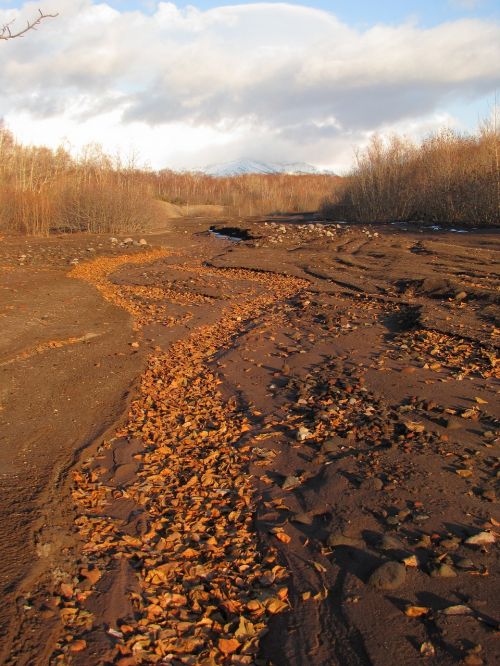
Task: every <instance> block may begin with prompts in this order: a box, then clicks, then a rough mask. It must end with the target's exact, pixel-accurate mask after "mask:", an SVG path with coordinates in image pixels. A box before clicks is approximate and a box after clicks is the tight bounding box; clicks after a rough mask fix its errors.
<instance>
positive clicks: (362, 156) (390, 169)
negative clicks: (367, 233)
mask: <svg viewBox="0 0 500 666" xmlns="http://www.w3.org/2000/svg"><path fill="white" fill-rule="evenodd" d="M496 118H497V114H496V113H495V114H494V117H493V120H492V121H490V122H486V123H483V125H482V126H481V127H480V128H479V129H478V130H477V132H476V133H475V134H473V135H464V134H460V133H458V132H455V131H452V130H442V131H441V132H438V133H436V134H433V135H432V136H429V137H428V138H427V139H425V140H424V141H423V142H422V143H420V144H415V143H413V142H411V141H409V140H407V139H404V138H402V137H399V136H392V137H389V138H388V139H385V140H384V139H383V138H381V137H378V136H377V137H374V138H373V139H372V141H371V143H370V145H369V146H368V148H366V150H364V151H362V152H360V153H358V154H357V156H356V165H355V167H354V169H353V170H352V171H351V173H350V174H349V175H348V176H347V178H345V179H344V182H343V185H342V187H341V188H340V190H337V192H336V193H335V195H334V196H333V197H331V198H330V200H329V201H328V202H327V203H326V204H325V206H324V211H325V213H326V214H327V215H329V216H330V217H337V218H338V217H340V216H341V217H343V218H347V219H349V220H351V221H358V222H390V221H394V220H406V221H408V220H424V221H428V222H433V223H440V224H449V225H474V226H482V225H494V224H497V225H498V224H500V163H499V144H500V132H499V127H498V124H497V121H496Z"/></svg>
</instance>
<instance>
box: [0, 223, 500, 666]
mask: <svg viewBox="0 0 500 666" xmlns="http://www.w3.org/2000/svg"><path fill="white" fill-rule="evenodd" d="M311 222H313V221H312V220H310V219H300V218H295V219H293V218H292V219H283V220H273V221H270V220H267V221H264V220H262V221H256V220H254V221H249V222H245V223H244V224H242V223H241V222H240V223H238V222H234V223H231V227H232V228H230V229H229V230H228V229H227V228H226V229H223V228H222V227H223V226H224V225H220V226H217V225H216V227H217V229H218V231H220V232H221V233H222V234H224V233H230V234H237V235H238V234H239V235H240V236H243V237H244V238H245V240H242V241H236V242H235V241H234V240H229V239H227V238H225V237H224V236H222V237H221V236H220V235H218V236H216V235H215V234H214V233H211V232H209V231H208V229H209V227H210V226H211V225H213V224H214V223H213V221H206V222H204V221H189V220H180V221H173V222H172V223H171V225H170V227H169V228H168V229H167V230H165V232H164V233H159V234H156V235H154V236H149V237H148V236H145V243H143V244H141V243H139V241H140V239H141V236H134V238H133V239H128V240H127V242H125V240H126V239H125V238H124V237H120V238H117V239H111V238H110V237H109V236H102V237H95V236H78V235H75V236H71V237H55V238H50V239H25V238H20V237H18V238H4V239H3V240H1V241H0V276H1V278H2V279H1V291H0V308H1V309H0V316H1V317H2V324H3V328H2V330H3V336H2V339H1V341H0V372H1V374H2V382H1V388H0V437H1V440H0V441H1V444H0V465H1V467H0V499H1V503H0V510H1V511H2V520H1V521H0V525H1V527H0V530H1V531H0V535H1V537H2V538H1V540H0V585H1V588H2V596H3V601H4V603H3V604H2V607H1V609H0V631H1V638H2V640H1V653H0V659H1V661H2V663H5V664H47V663H51V664H81V665H93V664H113V663H116V664H121V666H129V665H134V664H153V663H156V664H175V665H177V664H207V665H212V664H262V665H265V664H274V665H276V666H285V665H289V664H291V665H297V666H298V665H299V664H300V665H306V664H307V665H313V666H323V665H324V666H327V665H331V664H339V666H340V665H341V666H346V665H347V666H350V665H353V666H354V665H362V666H364V665H368V664H375V665H377V666H385V664H387V663H390V662H391V661H394V662H397V663H404V664H417V663H421V662H422V660H424V661H426V660H427V661H429V662H430V663H432V662H433V661H434V662H435V663H440V664H456V663H464V664H469V666H474V665H475V664H476V665H480V664H493V663H496V662H498V659H499V656H500V655H499V650H498V645H497V637H498V620H499V615H500V610H499V603H498V599H499V598H500V594H499V586H498V578H497V576H498V552H497V545H496V540H497V537H498V532H499V524H500V522H499V521H500V515H499V513H498V505H497V499H496V492H497V484H498V470H499V466H498V462H499V458H498V442H499V434H500V431H499V429H500V421H499V419H500V409H499V386H500V384H499V381H498V379H499V371H500V366H499V364H498V333H499V328H500V321H499V307H498V302H499V300H500V298H499V290H498V287H499V280H498V273H499V271H498V267H499V261H498V259H499V255H500V252H499V244H498V238H499V236H498V234H496V233H494V232H489V233H486V232H479V231H477V232H473V233H469V234H458V233H452V232H443V231H440V230H435V231H425V232H421V231H419V230H407V229H404V228H401V227H399V226H392V227H391V226H386V227H378V228H375V227H366V228H364V227H356V228H355V227H352V226H349V225H345V224H338V225H323V224H318V223H311ZM227 226H229V225H226V227H227ZM241 229H244V230H245V231H246V233H243V234H241V233H240V231H238V230H241ZM134 241H135V242H134Z"/></svg>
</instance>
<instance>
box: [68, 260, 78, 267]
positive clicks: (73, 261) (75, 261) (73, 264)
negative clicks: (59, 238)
mask: <svg viewBox="0 0 500 666" xmlns="http://www.w3.org/2000/svg"><path fill="white" fill-rule="evenodd" d="M69 263H70V264H71V265H72V266H76V265H77V264H79V263H80V260H79V259H72V260H71V261H70V262H69Z"/></svg>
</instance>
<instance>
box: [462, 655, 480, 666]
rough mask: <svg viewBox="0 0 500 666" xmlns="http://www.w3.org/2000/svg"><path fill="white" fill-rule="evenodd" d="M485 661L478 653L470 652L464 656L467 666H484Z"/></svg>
mask: <svg viewBox="0 0 500 666" xmlns="http://www.w3.org/2000/svg"><path fill="white" fill-rule="evenodd" d="M483 663H484V662H483V660H482V659H481V657H480V656H479V655H477V654H468V655H467V656H466V657H465V658H464V664H466V665H467V666H482V664H483Z"/></svg>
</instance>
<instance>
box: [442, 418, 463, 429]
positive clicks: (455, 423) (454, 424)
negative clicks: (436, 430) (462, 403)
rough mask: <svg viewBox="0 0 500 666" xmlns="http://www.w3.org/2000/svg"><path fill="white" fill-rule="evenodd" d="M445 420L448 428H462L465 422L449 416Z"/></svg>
mask: <svg viewBox="0 0 500 666" xmlns="http://www.w3.org/2000/svg"><path fill="white" fill-rule="evenodd" d="M443 422H444V425H445V427H446V429H447V430H460V429H461V428H463V423H462V422H461V421H459V420H458V419H454V418H450V417H448V418H445V419H444V420H443Z"/></svg>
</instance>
